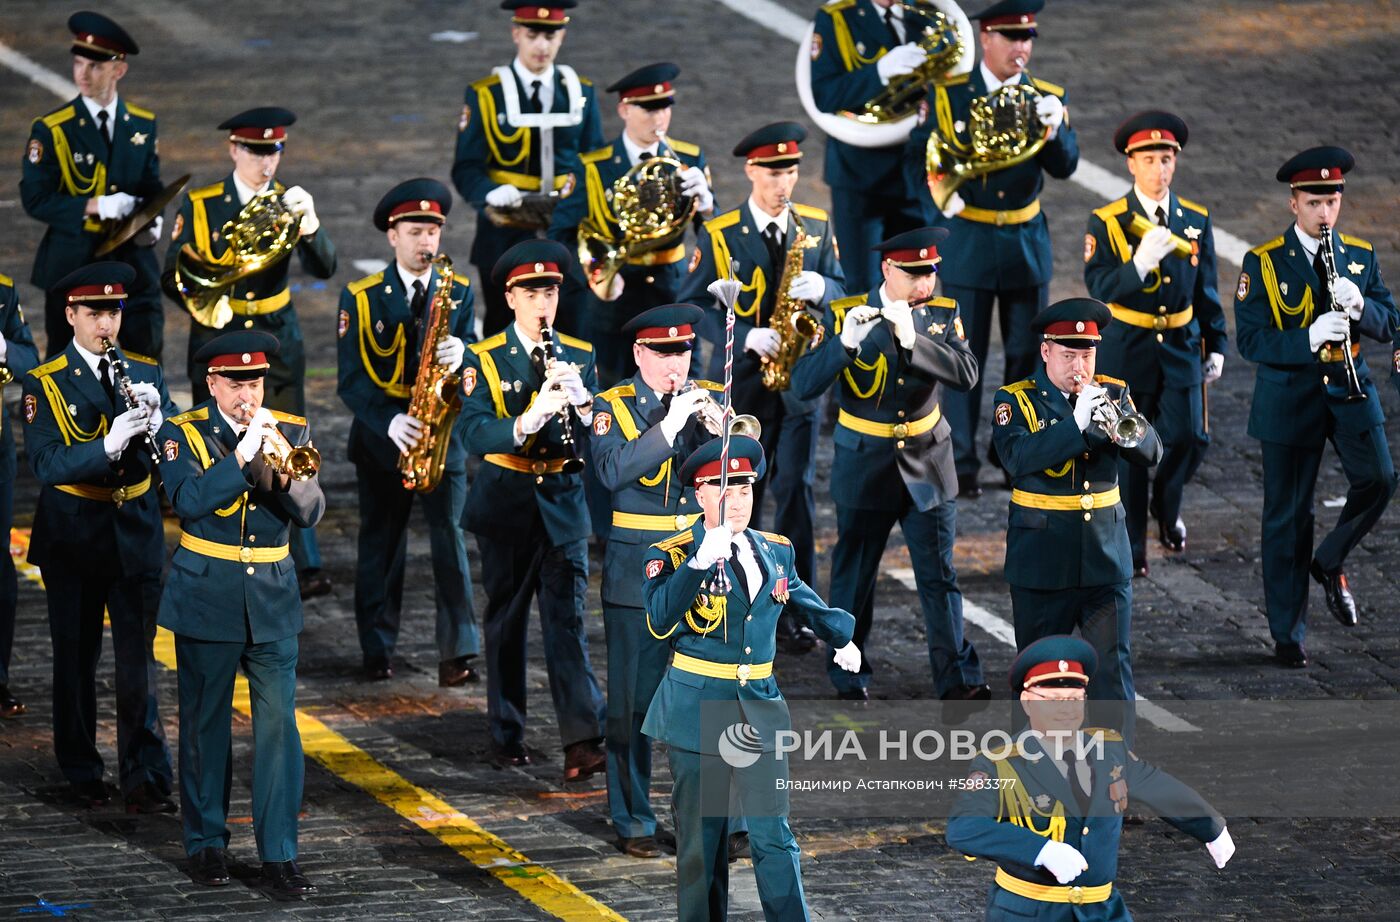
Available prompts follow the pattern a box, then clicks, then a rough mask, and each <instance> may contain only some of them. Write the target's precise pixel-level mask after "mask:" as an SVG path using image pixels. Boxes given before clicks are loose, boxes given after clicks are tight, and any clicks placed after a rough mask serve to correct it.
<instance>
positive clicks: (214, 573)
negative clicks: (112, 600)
mask: <svg viewBox="0 0 1400 922" xmlns="http://www.w3.org/2000/svg"><path fill="white" fill-rule="evenodd" d="M277 350H278V343H277V338H276V337H275V336H273V335H272V334H270V333H265V332H263V331H261V330H246V331H244V330H238V331H234V332H230V333H222V334H220V335H219V336H216V337H215V338H214V339H212V340H210V341H209V342H208V343H206V344H205V345H204V347H203V348H202V349H200V351H199V352H197V353H196V354H195V357H194V358H195V361H197V362H199V363H200V364H201V366H202V367H207V368H208V369H209V373H208V378H207V380H206V382H205V384H206V386H207V387H208V389H209V391H210V393H211V394H212V396H211V397H210V399H208V400H206V401H204V402H203V403H201V404H200V405H198V406H196V407H194V408H193V409H191V410H190V411H189V412H187V413H181V414H180V415H178V416H174V417H171V418H169V419H167V420H166V421H165V424H164V425H163V426H162V427H161V428H160V431H159V433H158V434H157V436H156V442H157V448H158V450H159V451H160V457H161V461H160V470H161V479H162V481H163V482H164V484H165V491H166V495H167V496H169V497H170V503H171V505H172V506H174V507H175V514H176V515H178V516H179V517H180V546H179V548H178V549H176V551H175V556H174V557H173V558H171V562H170V573H169V575H168V576H167V578H166V582H165V591H164V594H163V595H162V596H161V601H160V624H161V626H162V627H164V628H167V629H168V630H170V631H172V632H173V633H174V634H175V657H176V660H177V662H178V666H179V684H180V815H181V820H182V821H183V823H184V830H185V852H186V854H188V855H189V856H190V876H191V877H192V878H193V879H194V881H195V882H196V883H200V884H205V885H207V886H222V885H225V884H227V883H229V873H228V859H227V856H226V854H225V850H226V849H227V848H228V843H229V828H228V805H229V787H230V784H231V779H230V777H229V771H230V769H231V768H232V751H231V745H232V740H231V737H230V733H231V721H232V707H233V690H234V679H235V677H236V676H237V674H238V672H239V670H240V667H241V669H242V671H243V673H244V674H245V675H246V676H247V678H248V686H249V691H250V700H251V701H252V705H253V834H254V836H255V837H256V839H257V848H258V859H259V860H260V861H261V862H262V877H263V881H264V882H265V883H266V884H267V885H268V886H269V887H271V888H272V889H273V890H274V891H276V892H277V893H279V894H283V895H288V896H304V895H306V894H309V893H314V892H315V891H316V888H315V887H314V886H313V885H312V884H311V883H310V882H309V881H308V880H307V879H306V877H305V875H303V874H302V873H301V870H300V868H298V866H297V863H296V857H297V813H298V811H299V810H300V809H301V795H302V780H303V774H304V769H305V766H304V763H303V761H302V751H301V736H300V734H299V733H298V731H297V722H296V665H297V649H298V644H297V635H298V634H300V633H301V627H302V608H301V597H300V593H299V591H298V588H297V581H296V572H295V569H294V567H293V565H292V563H291V561H290V560H289V559H288V556H289V551H288V544H287V542H288V537H289V532H290V530H291V528H292V526H293V525H297V526H300V527H302V528H312V527H314V526H315V525H316V522H317V521H318V520H319V519H320V518H321V514H322V513H323V512H324V511H325V506H326V502H325V497H324V496H323V495H322V493H321V485H320V481H319V479H318V478H317V476H316V470H317V467H318V465H319V457H318V456H316V455H315V454H314V450H313V449H310V448H309V447H308V446H309V444H310V438H311V434H310V428H309V427H308V426H307V423H306V420H305V419H304V418H302V417H299V416H292V415H291V414H290V413H282V412H280V411H277V410H269V409H268V408H266V407H264V406H263V405H262V397H263V378H264V376H265V375H266V374H267V372H268V368H269V366H270V365H271V361H272V359H273V357H274V356H275V354H276V352H277Z"/></svg>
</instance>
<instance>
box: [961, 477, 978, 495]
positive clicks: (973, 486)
mask: <svg viewBox="0 0 1400 922" xmlns="http://www.w3.org/2000/svg"><path fill="white" fill-rule="evenodd" d="M981 495H982V485H981V484H980V483H978V482H977V475H976V474H959V475H958V499H977V497H979V496H981Z"/></svg>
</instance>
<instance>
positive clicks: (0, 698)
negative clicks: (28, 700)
mask: <svg viewBox="0 0 1400 922" xmlns="http://www.w3.org/2000/svg"><path fill="white" fill-rule="evenodd" d="M24 711H25V707H24V702H23V701H21V700H19V699H18V698H16V697H15V696H14V695H12V694H10V686H8V685H0V717H3V718H5V719H6V720H9V719H10V718H12V717H18V716H19V715H21V714H23V713H24Z"/></svg>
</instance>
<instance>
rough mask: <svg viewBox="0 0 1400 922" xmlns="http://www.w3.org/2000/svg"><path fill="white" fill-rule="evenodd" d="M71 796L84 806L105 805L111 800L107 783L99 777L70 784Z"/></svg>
mask: <svg viewBox="0 0 1400 922" xmlns="http://www.w3.org/2000/svg"><path fill="white" fill-rule="evenodd" d="M70 789H71V790H72V792H73V798H74V799H75V800H77V801H78V803H80V804H82V805H83V806H84V807H105V806H107V804H108V803H110V802H111V800H112V795H111V792H109V791H108V790H107V785H106V784H104V783H103V782H102V781H101V780H100V779H99V780H97V781H79V782H77V783H75V784H73V785H70Z"/></svg>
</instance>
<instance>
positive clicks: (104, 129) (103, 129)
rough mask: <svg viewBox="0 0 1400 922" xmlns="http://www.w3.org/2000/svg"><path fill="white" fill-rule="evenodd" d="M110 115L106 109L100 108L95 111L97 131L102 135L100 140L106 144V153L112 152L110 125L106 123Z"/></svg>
mask: <svg viewBox="0 0 1400 922" xmlns="http://www.w3.org/2000/svg"><path fill="white" fill-rule="evenodd" d="M110 118H111V116H110V115H108V114H107V110H106V109H101V110H99V111H98V113H97V132H98V134H100V135H102V140H103V141H104V142H105V143H106V144H107V153H109V154H110V153H111V152H112V126H111V125H110V124H108V119H110Z"/></svg>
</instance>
